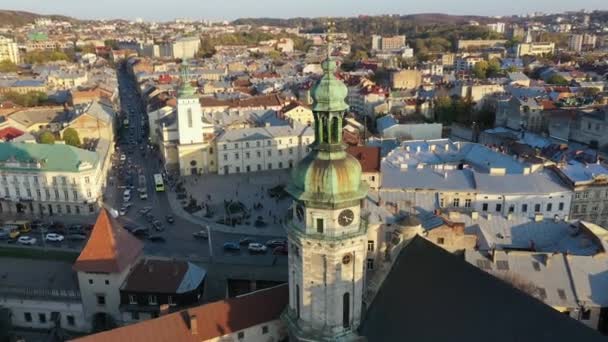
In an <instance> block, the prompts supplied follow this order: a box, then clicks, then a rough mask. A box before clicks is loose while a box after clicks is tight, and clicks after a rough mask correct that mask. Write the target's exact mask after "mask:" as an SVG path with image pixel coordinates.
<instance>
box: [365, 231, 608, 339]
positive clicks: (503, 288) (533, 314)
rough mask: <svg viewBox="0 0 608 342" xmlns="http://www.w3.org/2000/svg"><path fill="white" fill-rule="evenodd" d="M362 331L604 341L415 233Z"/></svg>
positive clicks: (394, 335) (378, 335)
mask: <svg viewBox="0 0 608 342" xmlns="http://www.w3.org/2000/svg"><path fill="white" fill-rule="evenodd" d="M360 334H361V335H363V336H365V337H367V339H368V340H369V341H402V340H404V339H407V340H410V341H434V342H437V341H469V342H474V341H480V342H485V341H488V339H490V340H492V341H494V342H503V341H504V342H513V341H604V337H602V336H601V335H600V334H599V333H598V332H597V331H594V330H592V329H591V328H588V327H586V326H585V325H583V324H581V323H579V322H577V321H576V320H573V319H571V318H569V317H567V316H566V315H564V314H563V313H560V312H558V311H557V310H554V309H553V308H551V307H549V306H547V305H545V304H543V303H542V302H541V301H539V300H537V299H535V298H533V297H531V296H529V295H527V294H525V293H523V292H521V291H520V290H517V289H516V288H514V287H512V286H511V285H509V284H508V283H506V282H503V281H502V280H499V279H498V278H495V277H494V276H492V275H490V274H487V273H486V272H484V271H482V270H480V269H478V268H477V267H475V266H472V265H470V264H468V263H467V262H465V261H464V260H462V259H461V258H459V257H458V256H456V255H454V254H451V253H449V252H447V251H445V250H443V249H442V248H441V247H438V246H436V245H434V244H433V243H431V242H429V241H427V240H426V239H424V238H422V237H420V236H416V237H415V238H414V239H413V240H412V241H411V242H410V243H409V244H408V245H407V246H405V247H404V248H403V250H402V251H401V253H400V254H399V256H398V257H397V259H396V260H395V263H394V264H393V267H392V269H391V271H390V273H389V274H388V276H387V277H386V279H385V280H384V283H383V284H382V286H381V288H380V290H379V292H378V294H377V295H376V297H375V299H374V301H373V302H372V303H371V305H370V307H369V310H368V311H367V312H366V313H365V319H364V321H363V322H362V324H361V326H360Z"/></svg>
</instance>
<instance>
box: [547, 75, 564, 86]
mask: <svg viewBox="0 0 608 342" xmlns="http://www.w3.org/2000/svg"><path fill="white" fill-rule="evenodd" d="M547 83H549V84H555V85H568V80H566V79H565V78H564V76H562V75H559V74H553V75H551V77H549V78H548V79H547Z"/></svg>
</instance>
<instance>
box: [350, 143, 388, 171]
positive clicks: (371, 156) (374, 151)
mask: <svg viewBox="0 0 608 342" xmlns="http://www.w3.org/2000/svg"><path fill="white" fill-rule="evenodd" d="M346 151H347V152H348V153H350V155H352V156H353V157H355V158H357V160H358V161H359V163H361V170H362V171H363V172H380V147H372V146H349V147H348V148H347V149H346Z"/></svg>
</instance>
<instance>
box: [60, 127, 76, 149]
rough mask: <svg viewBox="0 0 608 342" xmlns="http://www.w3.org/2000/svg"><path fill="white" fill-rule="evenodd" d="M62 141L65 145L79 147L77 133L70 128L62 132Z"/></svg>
mask: <svg viewBox="0 0 608 342" xmlns="http://www.w3.org/2000/svg"><path fill="white" fill-rule="evenodd" d="M63 141H65V143H66V144H67V145H71V146H75V147H80V137H79V136H78V131H76V130H75V129H74V128H72V127H69V128H66V130H65V131H63Z"/></svg>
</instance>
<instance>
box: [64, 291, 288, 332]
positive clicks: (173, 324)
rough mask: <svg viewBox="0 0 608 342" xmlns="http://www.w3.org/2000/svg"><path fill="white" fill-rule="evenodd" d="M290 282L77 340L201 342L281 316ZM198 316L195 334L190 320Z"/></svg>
mask: <svg viewBox="0 0 608 342" xmlns="http://www.w3.org/2000/svg"><path fill="white" fill-rule="evenodd" d="M288 289H289V288H288V286H287V284H284V285H279V286H276V287H273V288H270V289H266V290H260V291H257V292H254V293H251V294H248V295H244V296H241V297H236V298H230V299H226V300H221V301H217V302H213V303H209V304H205V305H201V306H197V307H195V308H191V309H187V310H183V311H179V312H176V313H172V314H169V315H166V316H161V317H159V318H156V319H151V320H148V321H144V322H141V323H137V324H132V325H129V326H126V327H122V328H118V329H114V330H110V331H106V332H102V333H99V334H95V335H90V336H86V337H83V338H79V339H76V340H74V341H78V342H115V341H129V342H173V341H179V342H200V341H206V340H209V339H213V338H217V337H220V336H224V335H227V334H230V333H233V332H237V331H239V330H243V329H246V328H249V327H252V326H255V325H258V324H262V323H265V322H270V321H273V320H276V319H279V316H280V315H281V312H282V311H283V310H284V309H285V307H286V306H287V303H288V302H289V290H288ZM192 317H196V320H195V322H196V329H194V330H195V331H196V334H194V333H193V331H192V329H191V327H190V322H191V318H192Z"/></svg>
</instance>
